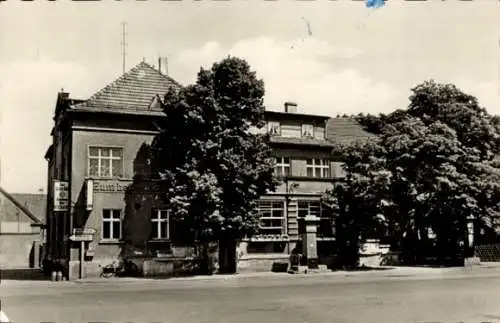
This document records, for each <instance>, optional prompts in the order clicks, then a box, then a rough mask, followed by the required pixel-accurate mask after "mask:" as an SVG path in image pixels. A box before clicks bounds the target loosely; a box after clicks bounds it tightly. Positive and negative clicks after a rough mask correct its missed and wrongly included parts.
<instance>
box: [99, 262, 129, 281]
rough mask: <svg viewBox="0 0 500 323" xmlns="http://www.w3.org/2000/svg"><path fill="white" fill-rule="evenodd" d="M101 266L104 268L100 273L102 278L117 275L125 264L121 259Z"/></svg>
mask: <svg viewBox="0 0 500 323" xmlns="http://www.w3.org/2000/svg"><path fill="white" fill-rule="evenodd" d="M99 267H101V268H102V269H101V273H100V275H99V277H102V278H110V277H116V276H118V274H119V273H120V272H121V271H122V270H123V264H122V262H121V261H113V262H112V263H111V264H109V265H105V266H102V265H99Z"/></svg>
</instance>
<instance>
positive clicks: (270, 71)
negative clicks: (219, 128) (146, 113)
mask: <svg viewBox="0 0 500 323" xmlns="http://www.w3.org/2000/svg"><path fill="white" fill-rule="evenodd" d="M122 22H126V23H127V27H126V43H127V47H126V60H125V61H126V67H127V69H130V68H132V67H133V66H135V65H137V64H138V63H139V62H141V61H142V60H143V59H144V60H145V61H146V62H148V63H150V64H152V65H156V66H157V64H158V63H157V62H158V57H159V56H167V57H168V74H169V75H170V76H171V77H172V78H174V79H176V80H177V81H178V82H180V83H182V84H190V83H192V82H194V81H195V79H196V73H197V72H198V71H199V69H200V67H202V66H203V67H210V66H211V64H212V63H214V62H216V61H219V60H221V59H223V58H225V57H227V55H234V56H239V57H242V58H245V59H246V60H247V61H248V62H249V64H250V65H251V67H252V69H253V70H255V71H256V72H257V76H258V77H259V78H262V79H263V80H264V82H265V87H266V95H265V103H266V106H267V108H268V109H270V110H281V109H282V108H283V103H284V102H285V101H294V102H296V103H297V104H298V109H299V111H300V112H302V113H311V114H322V115H329V116H336V115H338V114H344V113H346V114H353V113H359V112H369V113H379V112H382V113H388V112H391V111H393V110H395V109H400V108H405V107H407V105H408V97H409V95H410V90H411V88H412V87H414V86H416V85H417V84H419V83H421V82H423V81H425V80H429V79H435V80H437V81H440V82H447V83H454V84H456V85H457V86H458V87H460V88H461V89H462V90H464V91H466V92H468V93H470V94H473V95H476V96H477V97H478V99H479V101H480V103H481V104H482V105H483V106H484V107H485V108H487V110H488V111H489V112H490V113H494V114H500V95H499V94H500V83H499V75H500V64H499V63H500V60H499V59H500V33H499V31H500V2H499V1H493V0H474V1H470V2H464V1H458V0H446V1H433V0H429V1H425V2H420V1H418V2H410V1H403V0H390V1H387V3H386V5H385V6H383V7H382V8H379V9H371V8H367V7H366V6H365V4H364V2H363V1H353V0H338V1H326V0H316V1H293V0H278V1H264V0H252V1H241V0H232V1H208V0H206V1H187V0H184V1H178V2H177V1H156V0H148V1H101V2H79V1H74V2H72V1H68V0H57V1H55V2H49V1H33V2H21V1H15V0H8V1H5V2H0V161H1V166H0V171H1V172H0V174H1V175H0V185H1V186H2V187H4V188H5V189H7V190H8V191H10V192H25V193H36V192H38V191H39V190H40V189H45V188H46V181H47V163H46V161H45V160H44V159H43V156H44V154H45V151H46V150H47V148H48V147H49V145H50V144H51V142H52V139H51V137H50V130H51V128H52V125H53V120H52V118H53V115H54V109H55V103H56V97H57V92H58V91H60V90H61V89H64V90H65V91H67V92H69V93H70V94H71V97H72V98H81V99H86V98H88V97H89V96H90V95H92V94H93V93H95V92H96V91H98V90H99V89H101V88H102V87H104V86H105V85H107V84H108V83H110V82H112V81H113V80H115V79H116V78H117V77H118V76H119V75H120V74H121V73H122V47H121V41H122V25H121V23H122Z"/></svg>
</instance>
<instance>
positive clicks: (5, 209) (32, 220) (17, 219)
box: [0, 187, 46, 270]
mask: <svg viewBox="0 0 500 323" xmlns="http://www.w3.org/2000/svg"><path fill="white" fill-rule="evenodd" d="M45 207H46V195H45V194H18V193H12V194H11V193H9V192H7V191H6V190H5V189H3V188H2V187H0V268H1V269H4V270H5V269H23V268H28V267H38V266H39V259H40V253H41V246H42V243H43V240H44V234H43V233H44V229H43V227H44V221H45Z"/></svg>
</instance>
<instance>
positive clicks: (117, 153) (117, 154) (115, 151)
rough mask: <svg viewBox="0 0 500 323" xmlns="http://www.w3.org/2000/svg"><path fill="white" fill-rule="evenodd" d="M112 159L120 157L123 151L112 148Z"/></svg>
mask: <svg viewBox="0 0 500 323" xmlns="http://www.w3.org/2000/svg"><path fill="white" fill-rule="evenodd" d="M112 151H113V157H122V155H123V151H122V149H121V148H113V150H112Z"/></svg>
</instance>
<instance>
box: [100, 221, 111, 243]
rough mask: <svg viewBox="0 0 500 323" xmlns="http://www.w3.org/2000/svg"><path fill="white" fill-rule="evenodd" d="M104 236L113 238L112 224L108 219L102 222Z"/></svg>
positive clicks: (104, 237)
mask: <svg viewBox="0 0 500 323" xmlns="http://www.w3.org/2000/svg"><path fill="white" fill-rule="evenodd" d="M102 238H103V239H111V224H110V223H109V222H108V221H103V223H102Z"/></svg>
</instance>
